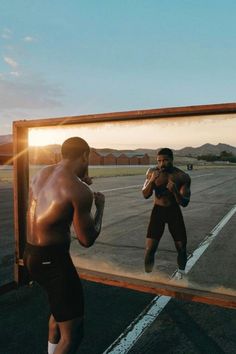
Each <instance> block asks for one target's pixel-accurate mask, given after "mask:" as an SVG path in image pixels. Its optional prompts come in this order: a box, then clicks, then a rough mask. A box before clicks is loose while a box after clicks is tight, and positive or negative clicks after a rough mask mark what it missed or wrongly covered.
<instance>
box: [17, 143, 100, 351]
mask: <svg viewBox="0 0 236 354" xmlns="http://www.w3.org/2000/svg"><path fill="white" fill-rule="evenodd" d="M89 150H90V149H89V146H88V144H87V142H86V141H84V140H83V139H81V138H78V137H73V138H69V139H67V140H66V141H65V142H64V143H63V144H62V148H61V153H62V160H61V161H60V162H59V163H57V164H56V165H52V166H48V167H45V168H43V169H42V170H41V171H39V172H38V173H37V174H36V176H35V177H34V178H33V180H32V182H31V186H30V193H29V209H28V220H27V226H28V232H27V244H26V248H25V252H24V264H25V265H26V267H27V269H28V271H29V274H30V276H31V279H32V280H35V281H37V282H38V283H39V284H40V285H41V286H42V287H43V288H44V289H45V290H46V292H47V294H48V300H49V305H50V310H51V317H50V319H49V337H48V340H49V342H48V353H49V354H52V353H54V354H65V353H66V354H69V353H70V354H72V353H75V352H76V350H77V348H78V347H79V344H80V342H81V340H82V337H83V316H84V300H83V291H82V286H81V282H80V279H79V276H78V274H77V271H76V269H75V267H74V265H73V263H72V260H71V257H70V254H69V247H70V241H71V235H70V227H71V224H72V223H73V226H74V230H75V232H76V235H77V238H78V241H79V242H80V244H81V245H82V246H84V247H90V246H92V245H93V243H94V242H95V240H96V238H97V237H98V235H99V233H100V231H101V225H102V217H103V210H104V203H105V198H104V195H103V194H102V193H99V192H97V193H93V192H92V191H91V189H90V187H89V186H88V184H91V179H90V178H89V177H88V159H89ZM93 201H94V203H95V207H96V212H95V215H94V216H92V214H91V208H92V204H93Z"/></svg>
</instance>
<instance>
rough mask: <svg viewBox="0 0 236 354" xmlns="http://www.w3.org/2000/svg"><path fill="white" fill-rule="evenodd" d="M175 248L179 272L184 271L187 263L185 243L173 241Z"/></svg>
mask: <svg viewBox="0 0 236 354" xmlns="http://www.w3.org/2000/svg"><path fill="white" fill-rule="evenodd" d="M175 247H176V250H177V252H178V256H177V263H178V267H179V270H182V271H184V270H185V266H186V263H187V249H186V243H185V242H182V241H175Z"/></svg>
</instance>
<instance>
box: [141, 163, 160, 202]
mask: <svg viewBox="0 0 236 354" xmlns="http://www.w3.org/2000/svg"><path fill="white" fill-rule="evenodd" d="M157 174H158V172H157V170H156V169H153V168H149V169H148V170H147V173H146V180H145V182H144V184H143V188H142V193H143V196H144V198H145V199H148V198H150V197H151V195H152V193H153V182H154V181H155V179H156V177H157Z"/></svg>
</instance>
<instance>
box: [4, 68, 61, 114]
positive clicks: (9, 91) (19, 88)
mask: <svg viewBox="0 0 236 354" xmlns="http://www.w3.org/2000/svg"><path fill="white" fill-rule="evenodd" d="M17 75H18V72H17V71H15V72H12V76H17ZM62 96H63V92H62V90H61V88H59V87H56V86H52V85H50V84H49V83H47V82H46V81H45V80H42V79H39V78H35V77H28V79H24V81H22V80H21V81H20V82H19V81H18V80H17V81H16V80H15V79H13V78H12V80H11V79H10V78H9V79H7V78H4V77H3V78H1V80H0V113H1V111H3V110H4V111H5V110H7V111H11V110H15V109H18V110H19V109H20V110H22V109H30V110H33V111H37V110H45V109H51V108H57V107H61V106H62V104H61V100H60V99H61V97H62Z"/></svg>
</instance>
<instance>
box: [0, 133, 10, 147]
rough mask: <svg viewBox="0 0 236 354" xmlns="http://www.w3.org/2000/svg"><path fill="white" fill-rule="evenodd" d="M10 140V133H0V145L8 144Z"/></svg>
mask: <svg viewBox="0 0 236 354" xmlns="http://www.w3.org/2000/svg"><path fill="white" fill-rule="evenodd" d="M12 141H13V137H12V134H8V135H0V145H2V144H8V143H11V142H12Z"/></svg>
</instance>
